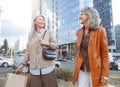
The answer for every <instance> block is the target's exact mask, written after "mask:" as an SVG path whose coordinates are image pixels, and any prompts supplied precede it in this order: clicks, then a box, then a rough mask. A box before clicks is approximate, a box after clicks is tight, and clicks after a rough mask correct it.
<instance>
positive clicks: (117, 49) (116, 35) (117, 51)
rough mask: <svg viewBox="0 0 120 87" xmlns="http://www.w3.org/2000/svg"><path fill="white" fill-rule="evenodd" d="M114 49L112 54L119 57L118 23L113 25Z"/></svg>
mask: <svg viewBox="0 0 120 87" xmlns="http://www.w3.org/2000/svg"><path fill="white" fill-rule="evenodd" d="M115 39H116V49H114V50H113V56H115V57H119V58H120V25H117V26H115Z"/></svg>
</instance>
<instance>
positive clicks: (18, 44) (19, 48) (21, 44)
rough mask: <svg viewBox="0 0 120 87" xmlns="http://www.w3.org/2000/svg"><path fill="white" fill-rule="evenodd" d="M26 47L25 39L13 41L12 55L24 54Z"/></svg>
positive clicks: (22, 37)
mask: <svg viewBox="0 0 120 87" xmlns="http://www.w3.org/2000/svg"><path fill="white" fill-rule="evenodd" d="M26 45H27V37H26V36H21V37H20V38H19V39H18V40H17V41H15V47H14V53H18V52H25V49H26Z"/></svg>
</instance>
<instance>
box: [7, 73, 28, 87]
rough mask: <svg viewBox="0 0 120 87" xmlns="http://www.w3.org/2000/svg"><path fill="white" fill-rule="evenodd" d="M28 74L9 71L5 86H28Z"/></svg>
mask: <svg viewBox="0 0 120 87" xmlns="http://www.w3.org/2000/svg"><path fill="white" fill-rule="evenodd" d="M27 81H28V76H24V75H22V74H19V75H18V74H14V73H8V74H7V79H6V83H5V87H26V86H27Z"/></svg>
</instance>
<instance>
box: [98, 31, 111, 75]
mask: <svg viewBox="0 0 120 87" xmlns="http://www.w3.org/2000/svg"><path fill="white" fill-rule="evenodd" d="M100 37H101V40H100V43H101V45H100V48H101V58H102V59H101V62H102V74H101V76H106V77H108V73H109V58H108V43H107V35H106V31H105V29H101V36H100Z"/></svg>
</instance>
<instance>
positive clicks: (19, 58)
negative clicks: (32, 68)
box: [13, 54, 61, 73]
mask: <svg viewBox="0 0 120 87" xmlns="http://www.w3.org/2000/svg"><path fill="white" fill-rule="evenodd" d="M23 58H24V54H19V55H17V56H16V57H15V59H14V65H13V69H16V68H17V67H18V66H19V65H20V64H21V62H22V60H23ZM55 66H56V67H57V68H59V67H61V63H60V62H59V61H55ZM22 72H23V73H26V72H29V62H28V64H27V65H26V66H25V67H24V68H23V71H22Z"/></svg>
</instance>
